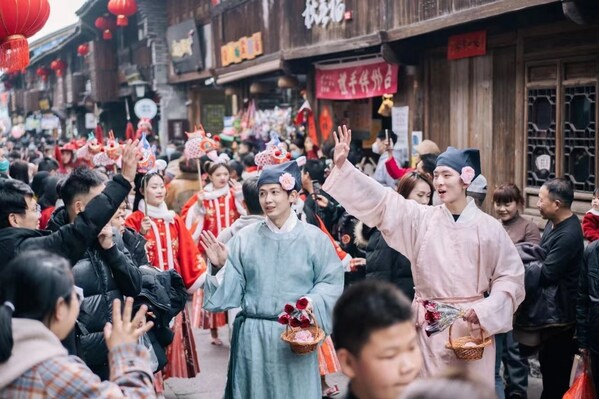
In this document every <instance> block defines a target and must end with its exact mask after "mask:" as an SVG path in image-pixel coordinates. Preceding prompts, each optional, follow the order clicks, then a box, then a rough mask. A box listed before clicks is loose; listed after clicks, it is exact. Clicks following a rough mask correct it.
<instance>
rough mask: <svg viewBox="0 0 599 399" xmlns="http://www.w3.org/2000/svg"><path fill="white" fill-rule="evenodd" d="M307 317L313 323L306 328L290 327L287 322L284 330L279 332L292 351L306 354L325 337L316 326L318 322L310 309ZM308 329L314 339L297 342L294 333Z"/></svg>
mask: <svg viewBox="0 0 599 399" xmlns="http://www.w3.org/2000/svg"><path fill="white" fill-rule="evenodd" d="M307 313H308V317H310V321H312V323H313V325H311V326H310V327H308V328H301V327H290V326H289V324H288V325H287V327H286V328H285V331H283V332H282V333H281V339H282V340H283V341H285V342H287V343H288V344H289V346H290V347H291V350H292V351H293V353H296V354H298V355H307V354H308V353H312V352H314V351H315V350H316V348H318V344H320V343H321V342H322V341H323V340H324V339H325V333H324V331H323V329H322V328H320V327H319V326H318V322H317V321H316V317H314V314H313V313H312V312H311V311H308V312H307ZM304 330H307V331H310V333H312V336H313V337H314V339H313V340H312V341H310V342H297V341H295V334H296V333H298V332H300V331H304Z"/></svg>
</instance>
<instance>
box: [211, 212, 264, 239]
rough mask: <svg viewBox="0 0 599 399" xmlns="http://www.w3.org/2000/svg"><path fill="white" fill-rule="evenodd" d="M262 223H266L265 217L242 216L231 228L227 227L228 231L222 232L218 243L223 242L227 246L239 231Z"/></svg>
mask: <svg viewBox="0 0 599 399" xmlns="http://www.w3.org/2000/svg"><path fill="white" fill-rule="evenodd" d="M262 221H264V215H247V216H241V217H240V218H239V219H237V220H236V221H234V222H233V224H232V225H231V226H230V227H227V228H226V229H224V230H223V231H221V232H220V234H219V235H218V241H220V242H222V243H223V244H226V243H228V242H229V241H230V240H231V238H233V236H234V235H235V234H237V233H239V231H241V230H242V229H243V228H244V227H247V226H250V225H252V224H254V223H258V222H262Z"/></svg>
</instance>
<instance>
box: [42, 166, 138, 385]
mask: <svg viewBox="0 0 599 399" xmlns="http://www.w3.org/2000/svg"><path fill="white" fill-rule="evenodd" d="M103 189H104V180H103V179H102V177H101V176H100V175H99V174H98V173H96V172H95V171H94V170H91V169H88V168H87V167H82V168H77V169H75V170H74V171H73V172H72V173H71V175H70V176H69V177H68V178H67V179H66V180H65V182H64V183H63V185H62V187H61V189H60V196H61V198H62V200H63V201H64V204H65V206H64V207H61V208H58V209H57V210H56V211H54V214H53V215H52V218H51V219H50V222H49V223H48V228H49V229H50V230H52V231H58V230H59V229H60V228H61V227H63V226H65V225H68V224H70V223H73V221H74V220H75V219H76V217H77V215H78V214H80V213H81V212H83V211H85V209H86V208H87V207H88V206H89V203H90V201H91V200H92V199H93V198H95V197H96V196H98V195H99V194H100V193H101V192H102V190H103ZM116 212H120V209H117V211H116ZM125 251H126V249H125V246H124V243H123V242H122V239H121V236H120V234H118V233H117V234H114V233H113V228H112V226H111V225H110V224H107V225H106V226H104V228H103V229H102V230H101V231H100V234H99V235H98V239H97V242H95V243H93V244H92V245H90V246H89V247H88V248H87V250H86V251H85V254H84V255H83V257H82V259H80V260H79V261H78V262H77V263H76V264H75V265H74V266H73V276H74V278H75V285H76V286H78V287H80V288H82V289H83V295H84V299H83V302H82V303H81V309H80V312H79V316H78V317H77V327H78V331H77V342H78V344H79V345H78V350H77V352H78V353H77V354H78V356H79V357H80V358H81V359H83V361H85V363H86V364H87V365H88V367H89V368H90V369H91V370H92V371H93V372H94V373H96V374H97V375H98V376H99V377H100V378H102V379H103V380H107V379H108V377H109V375H108V372H109V369H108V351H107V348H106V343H105V341H104V333H103V331H104V326H105V325H106V323H107V322H111V321H112V320H111V318H112V302H113V301H114V300H115V299H122V298H123V296H130V297H136V296H137V295H139V293H140V292H141V284H142V276H141V272H140V271H139V269H138V268H137V265H135V263H134V262H133V260H132V259H131V257H130V256H129V255H128V254H126V253H125Z"/></svg>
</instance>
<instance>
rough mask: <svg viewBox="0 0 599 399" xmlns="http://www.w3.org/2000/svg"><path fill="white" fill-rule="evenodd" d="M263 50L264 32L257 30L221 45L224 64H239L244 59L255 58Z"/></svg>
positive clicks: (221, 58)
mask: <svg viewBox="0 0 599 399" xmlns="http://www.w3.org/2000/svg"><path fill="white" fill-rule="evenodd" d="M263 52H264V49H263V48H262V32H257V33H254V34H253V35H252V36H246V37H242V38H241V39H239V40H237V41H236V42H229V43H227V44H225V45H224V46H221V48H220V60H221V64H222V66H227V65H230V64H239V63H240V62H241V61H243V60H253V59H254V58H256V57H257V56H259V55H261V54H262V53H263Z"/></svg>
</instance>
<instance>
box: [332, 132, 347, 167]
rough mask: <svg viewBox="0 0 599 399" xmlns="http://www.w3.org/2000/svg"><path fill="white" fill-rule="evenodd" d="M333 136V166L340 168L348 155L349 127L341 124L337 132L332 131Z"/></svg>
mask: <svg viewBox="0 0 599 399" xmlns="http://www.w3.org/2000/svg"><path fill="white" fill-rule="evenodd" d="M333 136H334V137H335V154H334V155H333V162H335V166H336V167H338V168H340V167H342V166H343V164H344V163H345V160H346V159H347V156H348V155H349V144H350V143H351V129H348V128H347V126H345V125H343V128H342V127H341V126H339V127H338V128H337V132H333Z"/></svg>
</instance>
